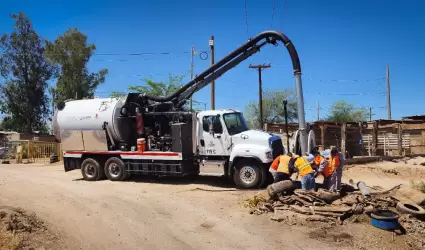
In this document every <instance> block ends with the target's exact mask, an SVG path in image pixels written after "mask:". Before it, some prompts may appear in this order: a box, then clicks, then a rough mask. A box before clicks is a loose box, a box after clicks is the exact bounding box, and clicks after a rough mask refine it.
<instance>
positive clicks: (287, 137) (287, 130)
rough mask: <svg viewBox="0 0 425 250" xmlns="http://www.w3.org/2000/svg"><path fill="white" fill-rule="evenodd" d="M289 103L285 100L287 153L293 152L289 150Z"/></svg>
mask: <svg viewBox="0 0 425 250" xmlns="http://www.w3.org/2000/svg"><path fill="white" fill-rule="evenodd" d="M287 105H288V101H287V100H283V112H284V113H285V133H286V151H287V152H288V153H289V152H291V151H290V149H289V129H288V109H287Z"/></svg>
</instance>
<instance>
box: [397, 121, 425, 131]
mask: <svg viewBox="0 0 425 250" xmlns="http://www.w3.org/2000/svg"><path fill="white" fill-rule="evenodd" d="M401 128H402V130H415V129H425V123H423V124H405V123H403V124H401Z"/></svg>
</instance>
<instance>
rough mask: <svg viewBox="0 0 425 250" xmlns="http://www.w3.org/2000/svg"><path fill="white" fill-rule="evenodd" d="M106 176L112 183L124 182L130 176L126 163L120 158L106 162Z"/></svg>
mask: <svg viewBox="0 0 425 250" xmlns="http://www.w3.org/2000/svg"><path fill="white" fill-rule="evenodd" d="M105 175H106V177H107V178H108V179H109V180H110V181H123V180H125V179H126V178H127V176H128V175H127V171H126V169H125V164H124V162H123V161H122V160H121V159H120V158H118V157H111V158H109V159H108V160H107V161H106V163H105Z"/></svg>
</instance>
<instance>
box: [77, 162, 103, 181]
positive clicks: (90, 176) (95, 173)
mask: <svg viewBox="0 0 425 250" xmlns="http://www.w3.org/2000/svg"><path fill="white" fill-rule="evenodd" d="M81 174H82V175H83V178H84V180H86V181H98V180H100V178H102V168H101V166H100V164H99V162H98V161H96V160H95V159H92V158H87V159H85V160H84V161H83V162H82V163H81Z"/></svg>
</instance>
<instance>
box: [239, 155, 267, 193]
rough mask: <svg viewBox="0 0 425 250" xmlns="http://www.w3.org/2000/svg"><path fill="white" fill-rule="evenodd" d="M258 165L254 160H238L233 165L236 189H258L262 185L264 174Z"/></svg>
mask: <svg viewBox="0 0 425 250" xmlns="http://www.w3.org/2000/svg"><path fill="white" fill-rule="evenodd" d="M263 172H265V171H263V170H262V168H261V166H260V164H259V163H258V162H257V161H255V160H240V161H237V162H236V164H235V172H234V173H233V181H234V182H235V184H236V186H237V187H238V188H243V189H252V188H258V187H259V186H260V185H262V184H263V183H264V180H263V178H265V174H263Z"/></svg>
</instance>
